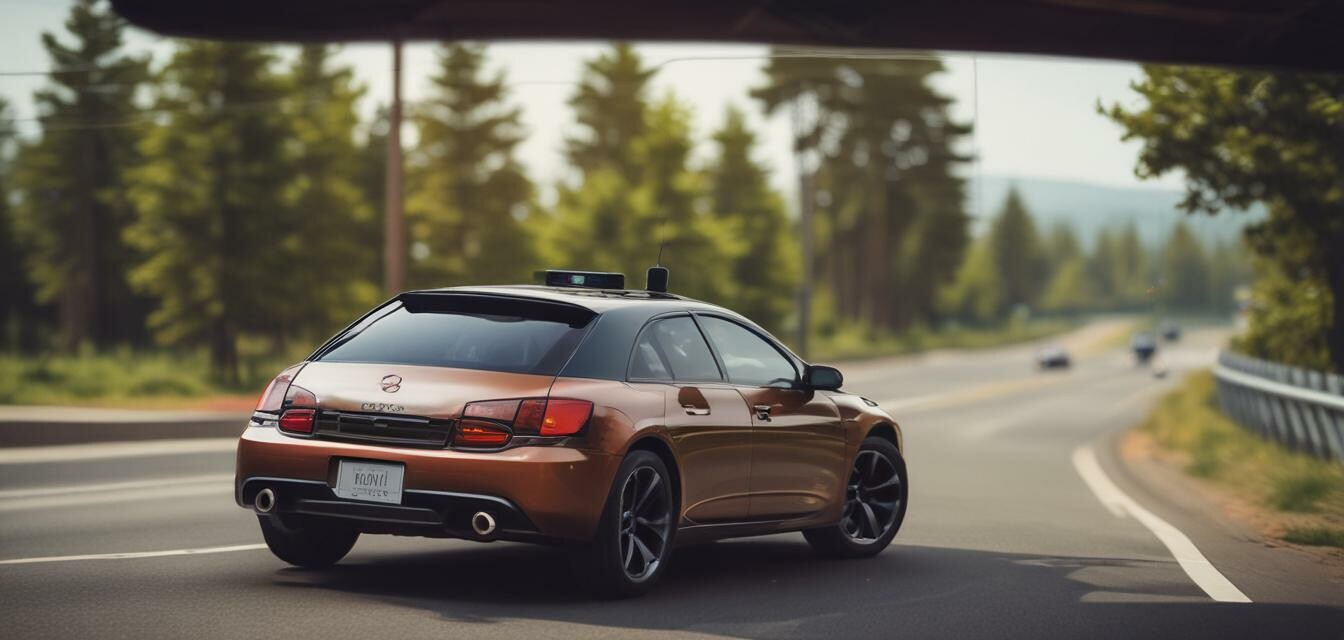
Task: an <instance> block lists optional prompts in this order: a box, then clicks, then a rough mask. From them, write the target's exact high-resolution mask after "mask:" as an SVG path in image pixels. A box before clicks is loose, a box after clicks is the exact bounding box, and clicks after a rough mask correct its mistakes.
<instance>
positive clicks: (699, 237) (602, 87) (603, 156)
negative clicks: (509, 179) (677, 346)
mask: <svg viewBox="0 0 1344 640" xmlns="http://www.w3.org/2000/svg"><path fill="white" fill-rule="evenodd" d="M585 69H586V72H585V79H584V81H583V83H582V84H581V85H580V87H579V88H578V90H577V91H576V93H575V95H574V97H573V98H572V99H571V103H572V104H575V105H576V109H575V116H576V118H577V120H578V124H579V129H580V134H579V135H578V136H576V137H574V138H572V139H571V146H570V156H571V160H572V162H573V163H574V164H575V166H576V167H577V168H578V169H580V171H581V176H580V181H579V182H578V184H577V186H575V187H572V188H571V187H567V186H564V185H562V186H561V188H560V202H559V204H558V206H557V208H556V212H555V218H554V220H553V222H552V224H550V225H548V232H547V234H546V241H545V242H544V243H543V245H544V246H545V247H546V249H547V257H548V262H549V263H551V264H564V265H568V266H571V267H576V268H590V269H600V270H612V271H621V272H624V273H625V274H626V275H627V276H628V277H629V278H630V279H631V282H630V285H631V286H638V281H639V280H640V279H642V277H643V273H644V269H645V268H646V267H648V266H650V265H652V264H653V263H654V261H655V260H658V257H659V253H660V251H661V253H662V259H661V262H662V264H664V265H665V266H667V267H668V268H669V269H671V271H672V280H671V285H672V287H673V288H674V289H675V290H676V291H677V292H678V293H683V294H686V295H689V296H691V297H695V298H701V299H704V300H710V301H717V302H728V301H729V300H731V299H732V296H733V295H734V294H735V293H736V286H735V284H734V283H733V282H731V281H729V280H728V279H727V278H723V277H722V273H723V267H724V266H725V265H731V264H732V263H733V261H734V260H735V259H736V257H737V256H738V255H739V254H740V253H741V252H742V251H743V250H744V246H743V245H742V243H741V242H740V240H739V239H737V238H734V237H733V236H732V235H731V234H729V233H727V228H728V227H727V225H726V224H725V222H724V221H723V220H720V219H717V218H716V217H714V216H713V215H711V213H710V212H708V211H706V210H704V206H703V205H704V203H703V200H704V197H703V196H704V195H705V191H706V189H705V185H704V176H703V175H701V174H700V173H697V172H695V171H692V170H691V168H690V167H689V165H688V163H689V159H690V152H691V148H692V146H693V143H692V140H691V122H690V121H691V117H690V112H689V110H688V109H687V107H686V106H685V105H683V104H681V103H680V102H679V101H677V100H676V98H675V96H672V95H668V96H666V97H664V98H663V99H661V100H658V101H657V102H655V103H653V104H650V103H649V102H648V101H647V100H646V98H645V96H644V90H643V88H642V87H643V86H644V84H645V83H647V81H648V79H649V78H651V77H652V74H653V71H652V70H651V69H647V68H645V67H643V63H642V62H641V61H640V60H639V56H638V54H637V53H636V52H635V51H634V50H633V49H630V48H629V46H628V45H620V44H618V45H616V46H615V47H613V49H612V50H611V51H609V52H606V53H604V54H602V55H601V56H599V57H598V58H597V59H595V60H591V61H588V62H587V63H585ZM632 82H633V83H636V84H638V85H639V87H640V89H639V90H637V91H636V90H629V89H630V87H631V83H632ZM621 87H625V88H621ZM595 96H601V99H595V98H594V97H595ZM636 122H638V123H639V124H638V126H636V125H635V123H636ZM599 129H605V132H603V131H599ZM617 139H620V140H624V141H625V144H624V145H621V146H611V145H610V144H609V143H611V142H612V141H614V140H617ZM579 141H583V142H579ZM594 141H603V142H602V144H595V143H594Z"/></svg>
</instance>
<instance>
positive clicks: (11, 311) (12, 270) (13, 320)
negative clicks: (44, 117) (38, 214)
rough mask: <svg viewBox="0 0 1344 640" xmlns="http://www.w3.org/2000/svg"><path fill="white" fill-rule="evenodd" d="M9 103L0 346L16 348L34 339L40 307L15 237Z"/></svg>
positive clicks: (2, 105)
mask: <svg viewBox="0 0 1344 640" xmlns="http://www.w3.org/2000/svg"><path fill="white" fill-rule="evenodd" d="M12 116H13V113H12V112H11V111H10V109H9V103H8V102H7V101H5V99H4V98H3V97H0V349H9V350H17V349H18V348H19V347H20V346H21V345H24V344H25V343H31V342H35V340H34V339H33V333H34V332H35V331H36V329H37V327H36V326H35V325H36V322H35V320H36V318H35V317H34V316H36V315H37V307H36V305H35V304H34V301H33V294H34V292H33V287H32V284H31V283H30V282H29V281H28V276H27V274H26V273H24V268H23V262H24V260H23V258H24V253H25V250H24V249H25V248H24V246H23V245H22V244H21V243H20V242H19V241H18V239H16V238H15V237H14V221H13V217H14V210H13V208H12V206H11V204H10V178H11V175H12V173H13V162H12V157H13V151H12V147H13V146H14V145H13V140H14V127H13V124H12V122H11V121H10V118H11V117H12Z"/></svg>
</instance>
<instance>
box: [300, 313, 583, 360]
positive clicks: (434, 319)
mask: <svg viewBox="0 0 1344 640" xmlns="http://www.w3.org/2000/svg"><path fill="white" fill-rule="evenodd" d="M394 304H398V305H399V306H397V307H396V308H395V309H393V310H391V311H389V312H386V313H381V314H378V317H377V319H376V320H373V321H372V322H368V323H360V324H359V325H356V326H355V327H352V328H351V329H350V330H349V331H347V332H346V333H345V334H343V335H341V336H340V337H338V338H337V339H336V340H333V341H332V343H331V345H329V346H328V347H326V348H325V349H324V350H323V351H322V352H321V353H319V354H318V355H317V357H316V359H317V360H320V361H323V362H370V363H381V364H405V365H422V366H432V367H452V368H457V369H481V370H487V371H505V372H512V373H532V374H540V375H555V374H556V373H557V372H558V371H559V370H560V367H561V366H563V365H564V363H565V362H566V361H567V360H568V359H569V356H570V355H571V354H573V352H574V349H575V347H576V346H577V345H578V343H579V341H580V340H581V339H582V337H583V334H584V331H585V330H586V328H587V326H588V325H589V324H590V323H591V320H592V317H593V314H592V313H591V312H586V313H585V310H581V309H579V310H576V309H573V308H564V309H548V306H551V305H547V304H546V303H535V304H530V303H525V302H523V303H520V302H518V301H505V302H503V303H500V304H492V303H491V301H490V300H488V299H479V300H468V301H465V302H463V301H434V300H418V301H407V302H406V303H405V304H400V303H394Z"/></svg>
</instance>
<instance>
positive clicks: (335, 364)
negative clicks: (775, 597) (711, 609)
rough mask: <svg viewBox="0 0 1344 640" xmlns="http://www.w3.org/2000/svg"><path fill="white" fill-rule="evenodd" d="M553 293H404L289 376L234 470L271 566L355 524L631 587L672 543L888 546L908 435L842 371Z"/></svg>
mask: <svg viewBox="0 0 1344 640" xmlns="http://www.w3.org/2000/svg"><path fill="white" fill-rule="evenodd" d="M613 278H616V279H614V280H613ZM547 281H548V283H550V284H549V285H547V286H530V285H519V286H500V287H458V288H450V289H437V290H429V291H415V292H410V293H405V294H402V295H400V296H398V297H396V298H395V299H393V300H391V301H389V302H388V303H386V304H384V305H382V306H380V307H378V308H377V309H375V310H373V311H372V312H370V313H369V314H367V315H365V316H364V317H363V318H361V319H360V320H359V321H357V322H355V323H354V324H352V325H351V326H350V327H348V328H346V329H345V330H344V331H342V332H341V333H340V334H339V335H337V336H336V337H334V338H332V339H331V340H330V341H328V342H327V343H326V344H324V345H322V347H321V348H319V349H318V350H317V351H315V352H314V353H313V354H312V355H311V356H310V357H309V358H308V359H307V360H305V361H304V362H302V363H299V364H297V365H294V366H293V367H290V368H289V369H286V370H285V371H284V372H282V373H281V374H280V375H279V376H278V377H276V379H275V380H274V381H273V382H272V383H271V384H270V386H269V387H267V389H266V391H265V392H264V393H263V395H262V398H261V401H260V402H259V403H258V406H257V410H256V412H255V413H254V415H253V416H252V418H251V421H250V423H249V424H248V427H247V430H246V431H245V432H244V433H243V435H242V439H241V441H240V442H239V445H238V466H237V480H236V482H237V486H236V498H237V500H238V503H239V504H240V505H242V506H244V507H246V508H250V509H253V510H255V511H256V512H257V514H258V515H259V520H260V523H261V530H262V534H263V536H264V537H265V539H266V543H267V544H268V545H269V546H270V548H271V550H272V551H273V552H274V553H275V555H276V556H278V557H279V558H280V559H282V560H284V561H286V562H289V563H292V564H296V565H301V566H324V565H330V564H332V563H335V562H337V561H339V560H340V559H341V558H342V557H344V556H345V554H346V553H347V552H348V551H349V550H350V548H351V546H353V545H354V543H355V540H356V538H358V536H359V535H360V534H361V533H382V534H397V535H417V536H429V537H453V538H464V539H469V540H481V541H487V540H496V539H502V540H518V541H537V542H552V543H563V544H565V545H566V546H569V547H571V548H572V549H573V551H574V555H575V557H576V558H578V559H579V560H580V561H581V562H582V563H584V564H583V569H582V573H583V574H584V575H587V576H591V577H592V578H593V579H594V582H595V585H596V586H597V587H599V588H600V589H601V590H603V591H605V592H608V593H612V594H618V595H629V594H635V593H639V592H642V591H644V590H646V589H648V588H649V587H650V586H651V585H652V584H653V583H654V582H655V581H656V580H657V578H658V576H659V575H660V574H661V573H662V572H663V571H664V570H665V568H666V566H667V562H668V557H669V551H670V550H671V548H672V545H673V543H674V541H675V542H676V543H678V544H681V543H691V542H697V541H708V540H712V539H717V538H727V537H735V536H749V535H759V534H769V533H778V532H783V531H802V532H803V534H804V535H805V536H806V537H807V540H808V542H810V543H811V544H812V545H813V547H815V548H816V549H817V550H819V551H821V552H823V553H827V554H832V555H843V556H868V555H873V554H876V553H877V552H879V551H881V550H882V549H883V548H885V547H886V546H887V544H888V543H890V542H891V539H892V538H893V537H894V536H895V535H896V531H897V529H898V528H899V527H900V525H901V521H902V519H903V518H904V515H905V509H906V502H907V488H908V484H907V477H906V468H905V463H904V460H903V458H902V455H901V452H902V444H901V431H900V428H899V427H898V426H897V425H896V422H895V421H894V420H893V419H892V418H891V416H889V415H887V414H886V413H885V412H884V411H882V410H881V409H879V408H878V407H877V405H876V403H874V402H872V401H869V400H867V399H865V398H861V397H859V396H855V395H851V394H848V393H845V392H843V391H840V390H839V388H840V386H841V376H840V372H839V371H837V370H835V369H833V368H831V367H825V366H819V365H810V364H807V363H805V362H803V361H801V360H800V359H798V358H797V357H796V356H794V355H793V354H792V353H791V352H790V351H789V350H788V349H786V348H785V347H783V346H782V345H780V344H779V342H778V341H776V340H775V339H773V338H772V337H771V336H770V335H769V334H768V333H766V332H765V331H764V330H762V329H761V328H760V327H758V326H756V325H755V324H753V323H752V322H751V321H749V320H747V319H746V318H743V317H742V316H740V315H738V314H735V313H733V312H731V311H727V310H725V309H722V308H720V307H716V306H713V305H709V304H705V303H702V302H697V301H694V300H689V299H686V298H683V297H680V296H676V295H672V294H668V293H665V292H661V291H633V290H626V289H623V288H620V287H622V286H623V277H621V276H619V274H582V273H579V272H548V279H547ZM556 285H561V286H556ZM613 285H614V286H613ZM598 287H601V288H598Z"/></svg>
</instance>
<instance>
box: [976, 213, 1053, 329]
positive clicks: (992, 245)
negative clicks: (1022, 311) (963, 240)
mask: <svg viewBox="0 0 1344 640" xmlns="http://www.w3.org/2000/svg"><path fill="white" fill-rule="evenodd" d="M989 250H990V253H991V254H992V255H993V256H994V272H995V274H996V276H997V278H998V281H999V283H1000V287H1001V288H1002V296H1003V298H1002V307H1004V308H1003V309H1000V312H1002V311H1006V310H1007V309H1008V308H1012V307H1016V306H1019V305H1020V306H1024V307H1028V308H1030V307H1034V306H1036V301H1037V299H1038V298H1039V296H1040V294H1041V289H1042V287H1043V286H1044V285H1045V283H1046V278H1047V277H1048V275H1049V269H1050V262H1049V257H1048V256H1047V255H1046V254H1045V252H1044V250H1043V249H1042V247H1041V239H1040V236H1038V235H1037V233H1036V225H1035V223H1033V222H1032V219H1031V215H1030V214H1029V213H1027V208H1026V206H1025V205H1023V204H1022V197H1021V196H1020V195H1018V193H1017V189H1010V190H1009V191H1008V197H1007V199H1006V200H1004V203H1003V208H1002V209H1001V210H1000V211H999V215H998V217H997V218H995V219H994V225H993V227H992V228H991V229H990V231H989Z"/></svg>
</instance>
